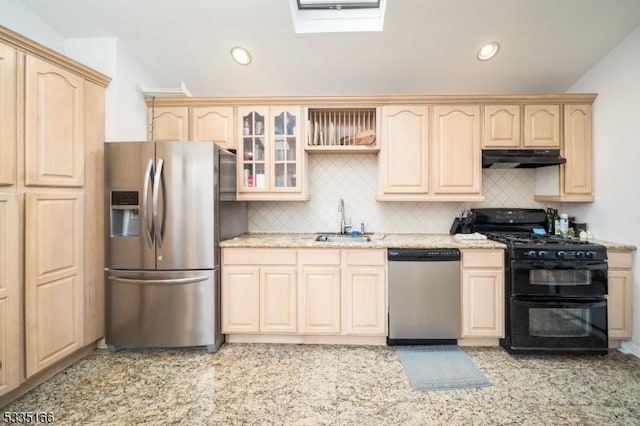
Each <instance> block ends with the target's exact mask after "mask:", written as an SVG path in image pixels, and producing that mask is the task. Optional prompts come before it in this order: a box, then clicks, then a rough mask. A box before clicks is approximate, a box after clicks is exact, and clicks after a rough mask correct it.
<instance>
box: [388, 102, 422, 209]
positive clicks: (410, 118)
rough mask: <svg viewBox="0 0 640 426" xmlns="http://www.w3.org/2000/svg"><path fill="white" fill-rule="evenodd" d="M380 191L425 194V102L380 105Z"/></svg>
mask: <svg viewBox="0 0 640 426" xmlns="http://www.w3.org/2000/svg"><path fill="white" fill-rule="evenodd" d="M380 144H381V148H380V154H379V156H378V161H379V169H380V190H379V192H380V194H381V196H379V197H378V198H379V199H380V198H384V196H387V197H390V196H392V194H429V171H430V168H429V162H430V159H431V156H430V154H429V109H428V107H427V106H426V105H385V106H383V107H382V135H381V137H380Z"/></svg>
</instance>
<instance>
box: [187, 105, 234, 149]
mask: <svg viewBox="0 0 640 426" xmlns="http://www.w3.org/2000/svg"><path fill="white" fill-rule="evenodd" d="M190 117H191V120H190V124H189V128H190V129H191V140H194V141H213V142H215V143H216V144H217V145H218V146H219V147H220V148H224V149H235V147H236V145H235V137H234V132H233V129H234V120H233V107H232V106H209V107H193V108H191V113H190Z"/></svg>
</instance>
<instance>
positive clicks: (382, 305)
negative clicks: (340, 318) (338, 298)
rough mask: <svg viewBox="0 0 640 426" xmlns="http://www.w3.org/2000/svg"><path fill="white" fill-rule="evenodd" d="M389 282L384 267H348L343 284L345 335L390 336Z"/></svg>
mask: <svg viewBox="0 0 640 426" xmlns="http://www.w3.org/2000/svg"><path fill="white" fill-rule="evenodd" d="M385 283H386V278H385V270H384V268H374V267H371V268H367V267H352V266H349V267H347V268H346V271H345V280H344V285H343V289H344V293H343V312H344V322H343V324H344V334H350V335H364V336H386V335H387V297H386V295H387V289H386V284H385Z"/></svg>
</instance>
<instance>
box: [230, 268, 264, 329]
mask: <svg viewBox="0 0 640 426" xmlns="http://www.w3.org/2000/svg"><path fill="white" fill-rule="evenodd" d="M259 312H260V269H259V268H258V267H257V266H225V267H224V268H223V269H222V332H223V333H258V332H259V331H260V315H259Z"/></svg>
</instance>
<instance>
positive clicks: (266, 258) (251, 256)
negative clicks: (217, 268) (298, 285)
mask: <svg viewBox="0 0 640 426" xmlns="http://www.w3.org/2000/svg"><path fill="white" fill-rule="evenodd" d="M222 264H223V265H295V264H296V251H295V250H286V249H244V248H242V249H231V248H227V249H223V250H222Z"/></svg>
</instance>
